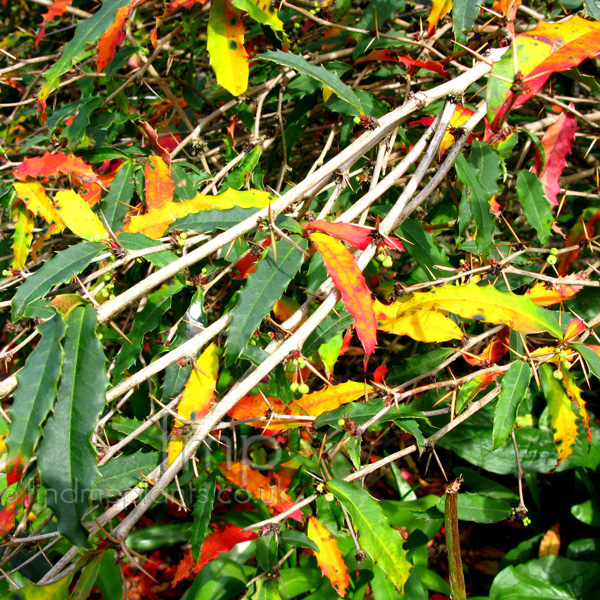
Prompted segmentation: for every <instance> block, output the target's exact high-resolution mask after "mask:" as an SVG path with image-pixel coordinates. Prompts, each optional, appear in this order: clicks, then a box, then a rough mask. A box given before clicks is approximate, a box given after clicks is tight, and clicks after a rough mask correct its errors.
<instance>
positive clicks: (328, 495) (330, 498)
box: [325, 492, 335, 502]
mask: <svg viewBox="0 0 600 600" xmlns="http://www.w3.org/2000/svg"><path fill="white" fill-rule="evenodd" d="M325 500H327V502H333V501H334V500H335V496H334V495H333V494H332V493H331V492H327V493H326V494H325Z"/></svg>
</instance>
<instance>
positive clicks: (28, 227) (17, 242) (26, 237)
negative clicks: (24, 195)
mask: <svg viewBox="0 0 600 600" xmlns="http://www.w3.org/2000/svg"><path fill="white" fill-rule="evenodd" d="M14 213H16V218H17V221H16V223H15V232H14V234H13V245H12V251H13V256H14V259H13V262H12V268H13V269H19V270H21V269H22V268H23V267H24V266H25V263H26V262H27V255H28V254H29V248H30V247H31V241H32V240H33V233H32V232H33V215H32V214H31V213H30V212H29V211H28V210H27V208H25V205H23V204H21V203H19V206H18V207H17V208H16V210H14V211H13V217H14V216H15V214H14Z"/></svg>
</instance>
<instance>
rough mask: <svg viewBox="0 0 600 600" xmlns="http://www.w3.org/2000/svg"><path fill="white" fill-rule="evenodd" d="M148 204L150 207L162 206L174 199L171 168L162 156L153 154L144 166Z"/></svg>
mask: <svg viewBox="0 0 600 600" xmlns="http://www.w3.org/2000/svg"><path fill="white" fill-rule="evenodd" d="M144 178H145V180H146V183H145V185H144V191H145V193H146V204H147V205H148V208H149V209H156V208H161V207H163V206H164V205H165V204H167V203H168V202H171V201H172V200H173V192H174V189H175V188H174V186H173V178H172V177H171V169H169V167H168V166H167V165H166V163H165V161H164V160H163V159H162V158H160V156H151V157H150V158H149V159H148V162H147V163H146V166H145V167H144Z"/></svg>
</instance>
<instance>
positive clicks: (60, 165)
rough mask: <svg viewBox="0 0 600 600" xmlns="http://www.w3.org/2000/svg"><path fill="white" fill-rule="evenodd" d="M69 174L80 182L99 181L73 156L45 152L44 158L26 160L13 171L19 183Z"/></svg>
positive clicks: (89, 169)
mask: <svg viewBox="0 0 600 600" xmlns="http://www.w3.org/2000/svg"><path fill="white" fill-rule="evenodd" d="M71 173H72V174H74V175H77V177H79V178H80V179H81V180H82V181H93V182H95V183H100V179H99V178H98V176H97V175H96V173H94V171H93V169H92V167H90V165H88V164H87V163H86V162H85V161H84V160H83V159H81V158H79V157H77V156H75V155H74V154H63V153H62V152H57V153H56V154H50V153H49V152H46V154H44V156H37V157H35V158H26V159H25V160H23V162H22V163H21V164H20V165H19V166H18V167H17V168H16V169H15V170H14V171H13V174H14V176H15V177H16V178H17V179H19V180H20V181H25V179H27V177H58V176H59V175H60V174H62V175H70V174H71Z"/></svg>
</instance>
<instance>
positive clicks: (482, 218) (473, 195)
mask: <svg viewBox="0 0 600 600" xmlns="http://www.w3.org/2000/svg"><path fill="white" fill-rule="evenodd" d="M454 166H455V167H456V174H457V175H458V178H459V179H460V181H461V182H462V183H463V186H464V187H463V191H462V193H463V200H464V199H466V200H467V201H468V203H469V206H470V207H471V214H472V215H473V218H474V219H475V223H476V225H477V237H476V243H477V251H478V252H479V254H480V255H481V254H486V253H487V252H489V250H490V248H491V246H492V244H493V243H494V237H493V234H494V221H493V220H492V215H491V214H490V205H489V201H490V199H491V198H492V196H493V195H494V192H492V191H491V190H490V189H489V187H487V186H485V185H484V181H485V180H484V179H483V178H482V171H480V170H479V169H478V168H477V167H475V166H474V165H472V164H471V163H470V162H469V161H467V159H466V158H465V157H464V156H463V155H462V154H461V155H459V156H458V158H457V159H456V163H455V165H454Z"/></svg>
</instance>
